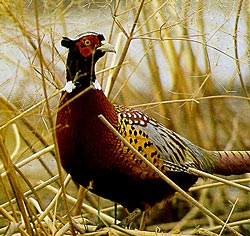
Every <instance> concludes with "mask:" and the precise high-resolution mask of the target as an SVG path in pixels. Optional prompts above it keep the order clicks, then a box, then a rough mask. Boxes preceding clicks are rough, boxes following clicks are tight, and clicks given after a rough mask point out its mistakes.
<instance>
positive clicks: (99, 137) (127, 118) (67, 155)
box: [56, 32, 250, 212]
mask: <svg viewBox="0 0 250 236" xmlns="http://www.w3.org/2000/svg"><path fill="white" fill-rule="evenodd" d="M61 45H62V46H63V47H66V48H68V58H67V66H66V74H67V75H66V79H67V83H66V86H65V87H64V92H63V93H62V97H61V99H60V105H59V110H58V114H57V120H56V135H57V140H58V146H59V153H60V159H61V164H62V166H63V168H64V169H65V170H66V171H67V172H68V173H70V174H71V176H72V178H73V179H74V181H75V182H77V183H79V184H80V185H82V186H84V187H88V186H89V185H90V182H91V183H92V185H91V186H92V188H91V191H92V192H94V193H95V194H97V195H99V196H102V197H104V198H107V199H110V200H112V201H115V202H118V203H120V204H122V205H123V206H124V207H126V208H127V209H128V211H130V212H131V211H133V210H134V209H136V208H139V209H140V210H141V211H144V210H146V209H148V208H150V207H151V206H153V205H154V204H156V203H157V202H160V201H162V200H164V199H167V198H169V197H171V196H172V195H173V194H174V192H175V190H174V189H173V188H171V187H170V186H169V185H168V184H167V183H166V182H164V181H163V180H162V179H161V178H160V176H159V175H158V174H156V173H155V172H154V171H153V170H152V169H151V168H149V166H147V165H146V164H145V163H144V162H143V161H142V160H141V159H140V158H138V157H137V156H136V154H135V153H134V152H132V151H131V150H130V149H129V148H128V147H127V146H125V145H124V143H123V142H122V141H120V139H119V138H118V137H117V136H116V135H115V134H114V133H112V132H111V131H110V129H109V128H107V126H106V125H105V124H104V123H103V122H102V121H101V120H100V119H99V118H98V115H100V114H102V115H103V116H104V117H105V118H106V119H107V120H108V121H109V123H110V124H111V125H112V126H113V127H114V128H115V129H116V130H117V131H118V132H119V133H120V134H121V135H122V136H123V137H124V138H125V139H126V140H127V141H128V142H129V143H130V144H131V145H132V146H133V147H135V148H136V149H137V150H138V151H139V152H140V153H141V154H142V155H143V156H144V157H145V158H147V159H148V160H149V161H150V162H151V163H153V164H154V165H155V166H156V167H157V168H158V169H160V170H161V171H162V172H163V173H164V174H165V175H166V176H168V177H169V178H170V179H171V180H173V181H174V182H175V183H176V184H177V185H179V186H180V187H181V188H182V189H183V190H185V191H186V190H188V189H189V188H190V187H191V186H192V185H193V184H194V183H195V182H196V181H197V179H198V176H196V175H193V174H190V173H188V171H187V170H188V168H189V167H192V168H196V169H198V170H202V171H205V172H208V173H213V174H221V175H231V174H242V173H246V172H250V151H208V150H205V149H203V148H200V147H198V146H196V145H194V144H192V143H191V142H190V141H188V140H187V139H185V138H184V137H182V136H180V135H178V134H177V133H175V132H174V131H172V130H169V129H167V128H166V127H164V126H163V125H162V124H160V123H158V122H157V121H156V120H155V119H153V118H151V117H149V116H148V115H147V114H145V113H142V112H141V111H139V110H136V109H132V108H130V107H125V106H121V105H114V104H112V103H111V102H110V101H109V99H108V98H107V97H106V96H105V95H104V93H103V91H102V90H101V87H100V85H99V84H98V82H97V80H96V76H95V63H96V62H97V60H98V59H100V58H101V57H102V56H104V54H105V53H106V52H115V50H114V48H113V46H112V45H111V44H109V43H107V42H106V41H105V39H104V36H103V35H102V34H98V33H95V32H87V33H84V34H81V35H79V36H78V37H77V38H76V39H69V38H66V37H64V38H63V39H62V41H61Z"/></svg>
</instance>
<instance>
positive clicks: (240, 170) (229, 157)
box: [205, 151, 250, 175]
mask: <svg viewBox="0 0 250 236" xmlns="http://www.w3.org/2000/svg"><path fill="white" fill-rule="evenodd" d="M205 158H209V159H210V161H209V160H206V161H209V162H210V163H211V160H213V163H212V166H213V168H212V169H210V170H209V171H208V172H210V173H214V174H220V175H234V174H235V175H239V174H244V173H248V172H249V173H250V151H208V152H207V153H206V155H205Z"/></svg>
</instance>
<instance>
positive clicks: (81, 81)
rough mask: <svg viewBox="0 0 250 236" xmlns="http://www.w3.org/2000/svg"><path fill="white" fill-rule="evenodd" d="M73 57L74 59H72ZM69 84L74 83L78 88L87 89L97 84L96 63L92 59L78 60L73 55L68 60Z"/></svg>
mask: <svg viewBox="0 0 250 236" xmlns="http://www.w3.org/2000/svg"><path fill="white" fill-rule="evenodd" d="M72 57H73V58H72ZM66 79H67V82H70V81H72V83H73V84H74V85H75V86H76V87H81V88H82V89H85V88H87V87H89V86H90V85H91V84H92V83H94V82H95V80H96V76H95V62H94V61H93V60H92V57H88V58H85V59H82V58H77V57H75V56H74V55H73V56H72V55H71V54H69V55H68V59H67V77H66Z"/></svg>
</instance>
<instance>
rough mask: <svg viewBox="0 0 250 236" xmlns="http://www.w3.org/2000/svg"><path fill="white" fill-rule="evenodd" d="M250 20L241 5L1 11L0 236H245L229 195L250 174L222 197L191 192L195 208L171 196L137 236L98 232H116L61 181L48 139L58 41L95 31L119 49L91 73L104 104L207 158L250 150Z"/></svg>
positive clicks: (25, 5) (30, 6)
mask: <svg viewBox="0 0 250 236" xmlns="http://www.w3.org/2000/svg"><path fill="white" fill-rule="evenodd" d="M249 9H250V4H249V1H245V2H242V1H230V3H229V2H228V1H225V2H224V1H160V0H154V1H150V0H148V1H146V0H145V1H142V0H141V1H118V0H117V1H111V2H106V1H67V2H61V1H40V2H38V1H36V0H35V1H34V2H33V1H20V2H17V1H3V0H2V1H0V24H1V27H0V30H1V35H2V37H1V40H0V48H1V58H0V63H1V66H2V71H1V80H0V88H1V96H0V108H1V119H0V122H1V123H0V125H1V128H0V130H1V132H0V157H1V161H2V164H1V165H0V173H1V178H0V180H1V183H0V193H1V194H0V234H6V235H12V234H13V233H14V232H16V234H17V235H20V234H21V235H57V236H59V235H67V234H69V235H71V234H76V233H74V232H77V233H79V234H84V233H85V235H173V234H174V235H227V234H228V235H231V234H232V233H231V232H230V233H227V232H228V227H233V228H234V229H235V230H237V231H238V232H239V233H238V234H239V235H240V234H241V235H250V226H249V225H250V220H249V219H250V213H249V210H250V209H249V199H250V198H249V197H250V194H249V192H247V191H246V189H245V190H242V189H240V188H238V187H237V186H232V184H231V186H230V182H235V181H236V182H237V181H238V182H240V183H241V184H242V185H246V186H249V182H250V180H249V178H250V176H249V174H245V175H243V176H231V177H228V178H227V179H228V180H229V185H225V184H222V183H220V181H221V180H218V179H217V180H207V179H206V180H202V179H201V180H199V181H198V183H197V184H196V186H194V187H193V188H191V189H190V195H191V196H192V197H193V199H196V200H197V202H192V203H190V199H189V200H188V199H186V198H185V197H183V196H181V195H180V194H176V196H175V197H174V198H173V199H172V200H171V201H169V202H168V203H167V204H165V203H164V204H159V205H157V206H155V207H154V208H153V209H152V210H151V212H150V214H147V215H146V216H145V218H144V220H145V224H146V227H145V228H144V231H139V230H136V231H133V230H124V229H119V228H117V227H115V226H114V227H111V228H104V229H103V230H101V231H100V232H94V229H95V226H96V225H97V224H98V223H99V222H101V221H103V222H105V223H107V224H113V223H114V207H113V203H112V202H110V201H107V200H105V199H102V198H98V197H97V196H95V195H93V194H91V193H90V192H89V191H88V190H86V189H83V188H80V189H78V188H77V187H76V186H75V185H74V183H72V181H71V180H70V178H69V177H66V174H65V173H64V172H63V170H62V168H61V167H60V163H59V161H58V160H59V159H58V152H57V148H56V145H55V143H56V142H55V135H54V131H55V127H54V120H55V117H56V111H57V104H58V99H59V94H60V88H61V87H62V85H63V83H64V76H65V71H64V68H65V66H64V65H65V64H64V63H65V58H66V51H65V50H64V49H62V48H61V47H60V40H61V38H62V36H65V35H67V36H71V37H74V36H75V35H77V34H79V33H81V32H83V31H87V30H97V31H100V32H103V33H104V34H105V35H106V38H107V39H108V40H109V41H110V42H111V43H113V44H114V45H116V49H117V53H116V55H115V56H113V55H107V57H105V58H104V59H102V60H101V61H100V63H99V64H98V68H97V70H98V80H99V81H100V82H101V83H102V86H103V89H104V91H105V93H106V94H107V95H108V96H109V97H110V99H111V100H112V101H114V102H116V103H121V104H125V105H130V106H134V107H138V108H139V109H141V110H143V111H146V112H147V113H148V114H150V115H151V116H153V117H155V118H157V120H159V121H160V122H162V123H164V124H165V125H166V126H167V127H168V128H170V129H173V130H175V131H176V132H178V133H180V134H181V135H183V136H185V137H186V138H188V139H189V140H190V141H192V142H193V143H195V144H197V145H199V146H202V147H204V148H207V149H218V150H219V149H220V150H223V149H227V150H228V149H238V150H247V149H250V139H249V132H250V131H249V117H250V108H249V104H250V98H249V95H248V93H249V92H248V91H249V80H248V78H249V52H250V51H249V50H250V49H249V38H250V35H249V25H250V24H249V21H250V20H249V15H250V14H249ZM107 68H110V69H107ZM183 181H185V180H183ZM114 188H115V185H114ZM77 199H78V200H77ZM193 204H194V205H193ZM196 206H201V207H199V208H197V207H196ZM202 207H203V208H202ZM118 212H119V214H120V215H121V216H122V215H124V214H125V212H124V210H123V208H122V207H121V206H118ZM213 215H214V216H216V217H215V218H214V216H213ZM218 218H219V219H218ZM221 221H223V222H225V223H227V225H224V226H223V225H222V222H221ZM138 223H139V222H138ZM162 232H169V233H168V234H167V233H162Z"/></svg>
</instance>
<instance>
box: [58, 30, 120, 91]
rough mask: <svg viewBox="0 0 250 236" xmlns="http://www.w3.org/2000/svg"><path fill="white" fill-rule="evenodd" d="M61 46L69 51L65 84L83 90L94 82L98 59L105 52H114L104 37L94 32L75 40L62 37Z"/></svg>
mask: <svg viewBox="0 0 250 236" xmlns="http://www.w3.org/2000/svg"><path fill="white" fill-rule="evenodd" d="M61 45H62V46H63V47H66V48H68V49H69V52H68V59H67V65H66V70H67V77H66V79H67V82H72V83H73V84H74V86H76V87H81V88H83V89H84V88H87V87H88V86H90V85H91V83H93V82H95V79H96V78H95V63H96V62H97V61H98V59H99V58H101V57H103V56H104V54H105V53H106V52H115V49H114V47H113V46H112V45H111V44H109V43H108V42H106V41H105V38H104V36H103V35H102V34H98V33H95V32H87V33H84V34H81V35H79V36H78V37H77V38H76V39H69V38H67V37H63V40H62V41H61Z"/></svg>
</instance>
